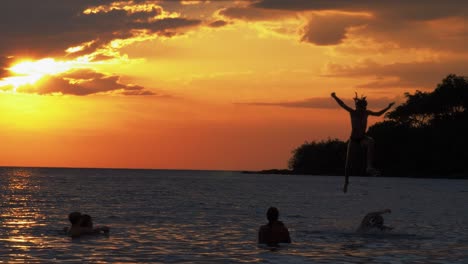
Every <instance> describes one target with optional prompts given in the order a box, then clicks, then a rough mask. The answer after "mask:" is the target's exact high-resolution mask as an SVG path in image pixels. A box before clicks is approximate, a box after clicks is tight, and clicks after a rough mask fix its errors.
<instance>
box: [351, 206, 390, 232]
mask: <svg viewBox="0 0 468 264" xmlns="http://www.w3.org/2000/svg"><path fill="white" fill-rule="evenodd" d="M391 212H392V211H391V210H390V209H385V210H382V211H378V212H372V213H368V214H367V215H366V216H364V218H363V219H362V221H361V224H360V225H359V227H358V229H357V232H359V233H366V232H369V231H387V230H392V229H393V227H389V226H385V225H384V218H383V216H382V215H383V214H387V213H388V214H390V213H391Z"/></svg>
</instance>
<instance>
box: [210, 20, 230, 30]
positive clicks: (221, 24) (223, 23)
mask: <svg viewBox="0 0 468 264" xmlns="http://www.w3.org/2000/svg"><path fill="white" fill-rule="evenodd" d="M227 24H229V23H228V22H227V21H224V20H216V21H214V22H211V23H210V24H208V26H210V27H213V28H217V27H224V26H226V25H227Z"/></svg>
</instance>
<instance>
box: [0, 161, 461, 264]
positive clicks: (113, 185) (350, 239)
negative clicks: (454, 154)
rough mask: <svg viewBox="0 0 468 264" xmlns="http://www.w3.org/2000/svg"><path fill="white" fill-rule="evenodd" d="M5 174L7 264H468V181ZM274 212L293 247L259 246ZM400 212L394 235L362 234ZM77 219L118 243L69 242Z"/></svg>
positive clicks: (2, 256) (2, 231)
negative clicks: (77, 215)
mask: <svg viewBox="0 0 468 264" xmlns="http://www.w3.org/2000/svg"><path fill="white" fill-rule="evenodd" d="M342 182H343V179H342V177H318V176H300V175H297V176H290V175H289V176H286V175H256V174H241V173H238V172H219V171H171V170H102V169H37V168H36V169H34V168H0V203H1V206H0V263H468V181H467V180H444V179H407V178H384V177H378V178H359V177H352V178H351V183H350V186H349V192H348V193H347V194H343V193H342V192H341V186H342ZM269 206H276V207H277V208H278V209H279V210H280V220H282V221H283V222H284V223H285V224H286V226H287V227H288V228H289V231H290V234H291V238H292V240H293V243H292V244H291V245H282V246H280V247H279V248H268V247H262V246H260V247H259V246H258V245H257V244H256V239H257V231H258V228H259V226H260V225H262V224H265V223H266V218H265V212H266V210H267V208H268V207H269ZM385 208H390V209H392V213H391V214H389V215H385V223H386V224H387V225H390V226H393V227H395V229H394V230H393V231H391V232H387V233H382V234H367V235H360V234H356V233H355V229H356V228H357V226H358V225H359V223H360V221H361V219H362V217H364V215H365V214H366V213H367V212H370V211H375V210H381V209H385ZM72 211H80V212H82V213H87V214H90V215H91V216H92V217H93V220H94V223H95V225H106V226H109V227H110V228H111V231H110V234H109V235H108V236H106V235H97V236H87V237H81V238H76V239H72V238H70V237H67V236H66V235H65V234H64V232H63V231H62V230H63V228H64V227H66V226H69V223H68V219H67V215H68V213H70V212H72Z"/></svg>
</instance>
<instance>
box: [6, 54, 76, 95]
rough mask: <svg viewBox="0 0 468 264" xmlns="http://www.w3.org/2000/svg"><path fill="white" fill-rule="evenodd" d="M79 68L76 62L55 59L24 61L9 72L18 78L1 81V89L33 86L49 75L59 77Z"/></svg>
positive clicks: (7, 78) (13, 77)
mask: <svg viewBox="0 0 468 264" xmlns="http://www.w3.org/2000/svg"><path fill="white" fill-rule="evenodd" d="M76 67H77V62H76V61H56V60H55V59H53V58H45V59H41V60H38V61H29V60H28V61H22V62H19V63H17V64H15V65H13V66H12V67H10V68H8V70H9V71H10V72H11V73H13V74H15V75H16V76H11V77H6V78H4V79H2V80H0V88H1V87H8V86H10V87H13V88H14V89H13V90H14V91H16V88H18V87H19V86H22V85H28V84H29V85H31V84H34V83H36V82H37V81H39V80H40V79H42V78H43V77H44V76H48V75H58V74H61V73H64V72H67V71H69V70H71V69H72V68H76Z"/></svg>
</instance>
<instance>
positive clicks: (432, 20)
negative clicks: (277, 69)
mask: <svg viewBox="0 0 468 264" xmlns="http://www.w3.org/2000/svg"><path fill="white" fill-rule="evenodd" d="M330 13H335V15H330ZM339 13H341V15H337V14H339ZM220 14H221V15H224V16H226V17H229V18H235V19H242V20H246V21H259V20H271V21H275V20H279V19H282V18H285V17H294V16H296V17H298V18H299V19H301V20H302V19H306V20H307V22H306V23H305V26H301V27H300V28H297V30H296V31H297V32H300V34H301V36H300V39H301V40H302V41H305V42H309V43H313V44H315V45H338V44H341V43H343V42H344V41H345V40H346V39H347V38H348V37H349V36H348V35H350V34H349V33H350V30H351V29H356V27H360V28H359V29H356V30H353V32H352V33H353V35H352V37H353V38H360V39H374V40H376V41H377V42H379V43H383V42H388V43H397V44H398V45H399V46H400V47H401V48H431V49H434V50H450V51H453V52H464V53H466V43H467V42H468V33H467V31H468V30H467V29H466V26H465V25H466V20H467V19H468V2H467V1H458V0H447V1H438V0H413V1H406V0H396V1H374V0H353V1H349V0H314V1H310V0H288V1H284V0H260V1H249V2H248V4H246V3H245V2H243V3H242V6H241V7H232V8H227V9H225V10H223V11H221V12H220ZM344 14H347V15H344ZM365 16H367V18H366V17H365Z"/></svg>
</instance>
